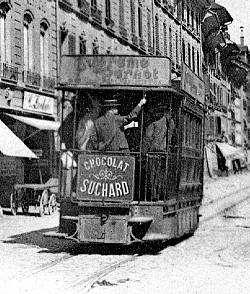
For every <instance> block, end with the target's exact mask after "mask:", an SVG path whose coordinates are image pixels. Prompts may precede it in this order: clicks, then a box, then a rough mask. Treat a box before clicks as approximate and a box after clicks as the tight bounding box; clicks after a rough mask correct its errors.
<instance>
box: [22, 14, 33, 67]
mask: <svg viewBox="0 0 250 294" xmlns="http://www.w3.org/2000/svg"><path fill="white" fill-rule="evenodd" d="M32 20H33V18H32V16H31V14H30V13H26V14H24V19H23V63H24V70H32V69H33V24H32Z"/></svg>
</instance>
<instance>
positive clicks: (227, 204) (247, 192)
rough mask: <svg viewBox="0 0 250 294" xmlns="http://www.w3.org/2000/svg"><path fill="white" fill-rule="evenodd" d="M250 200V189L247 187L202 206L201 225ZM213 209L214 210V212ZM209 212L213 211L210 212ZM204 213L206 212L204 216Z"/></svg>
mask: <svg viewBox="0 0 250 294" xmlns="http://www.w3.org/2000/svg"><path fill="white" fill-rule="evenodd" d="M249 199H250V187H245V188H243V189H238V190H236V191H234V192H232V193H228V194H226V195H224V196H223V197H220V198H217V199H215V200H213V201H211V202H208V203H206V204H204V205H202V206H201V208H200V212H201V216H202V219H201V220H200V223H204V222H207V221H209V220H211V219H213V218H215V217H217V216H218V215H220V214H221V213H223V211H226V210H229V209H231V208H233V207H235V206H237V205H239V204H241V203H243V202H245V201H247V200H249ZM212 208H213V209H214V210H212ZM209 210H212V212H210V211H209ZM202 211H204V212H205V213H204V216H203V213H202Z"/></svg>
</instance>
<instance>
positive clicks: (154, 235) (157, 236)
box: [142, 233, 169, 241]
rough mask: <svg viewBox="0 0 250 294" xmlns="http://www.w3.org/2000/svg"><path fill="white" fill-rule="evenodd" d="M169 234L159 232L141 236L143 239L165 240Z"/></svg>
mask: <svg viewBox="0 0 250 294" xmlns="http://www.w3.org/2000/svg"><path fill="white" fill-rule="evenodd" d="M167 239H169V235H167V234H160V233H149V234H146V235H145V236H144V237H143V239H142V240H143V241H154V240H167Z"/></svg>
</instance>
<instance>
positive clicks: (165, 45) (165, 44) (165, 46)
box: [163, 22, 168, 56]
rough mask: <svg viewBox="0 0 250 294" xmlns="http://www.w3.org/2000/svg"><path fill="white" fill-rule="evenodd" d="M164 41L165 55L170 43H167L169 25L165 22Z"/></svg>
mask: <svg viewBox="0 0 250 294" xmlns="http://www.w3.org/2000/svg"><path fill="white" fill-rule="evenodd" d="M163 42H164V55H165V56H167V55H168V45H167V25H166V23H165V22H164V23H163Z"/></svg>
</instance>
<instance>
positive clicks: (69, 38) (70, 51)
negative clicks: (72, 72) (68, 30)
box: [68, 35, 76, 55]
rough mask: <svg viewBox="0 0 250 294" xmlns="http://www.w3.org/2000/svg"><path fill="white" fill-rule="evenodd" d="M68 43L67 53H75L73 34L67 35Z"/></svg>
mask: <svg viewBox="0 0 250 294" xmlns="http://www.w3.org/2000/svg"><path fill="white" fill-rule="evenodd" d="M68 45H69V55H74V54H76V37H75V36H74V35H69V37H68Z"/></svg>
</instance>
